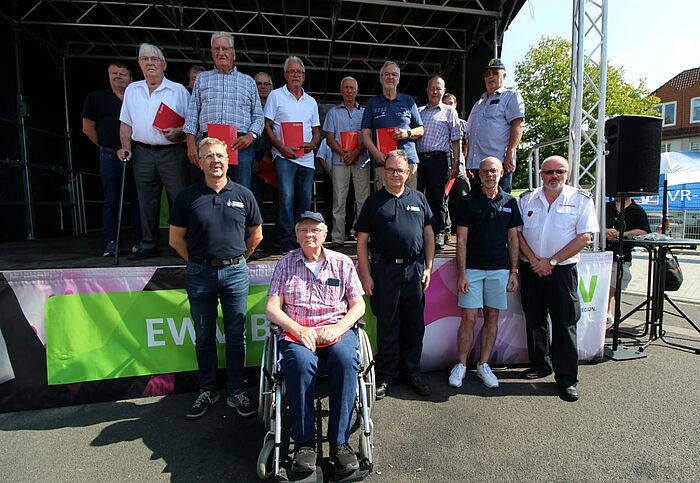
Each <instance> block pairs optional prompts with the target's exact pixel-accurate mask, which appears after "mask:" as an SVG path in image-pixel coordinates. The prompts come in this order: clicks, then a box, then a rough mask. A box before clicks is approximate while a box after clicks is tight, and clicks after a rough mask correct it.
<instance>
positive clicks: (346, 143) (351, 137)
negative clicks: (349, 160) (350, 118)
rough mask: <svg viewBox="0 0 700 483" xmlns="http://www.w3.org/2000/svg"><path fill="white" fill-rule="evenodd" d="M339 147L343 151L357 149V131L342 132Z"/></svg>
mask: <svg viewBox="0 0 700 483" xmlns="http://www.w3.org/2000/svg"><path fill="white" fill-rule="evenodd" d="M340 147H341V148H342V149H344V150H345V151H354V150H355V149H357V148H359V147H360V136H359V133H358V132H357V131H342V132H341V133H340Z"/></svg>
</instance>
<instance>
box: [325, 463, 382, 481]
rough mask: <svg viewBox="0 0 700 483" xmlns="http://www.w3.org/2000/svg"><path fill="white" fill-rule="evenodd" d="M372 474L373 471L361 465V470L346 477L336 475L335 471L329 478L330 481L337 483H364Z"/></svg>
mask: <svg viewBox="0 0 700 483" xmlns="http://www.w3.org/2000/svg"><path fill="white" fill-rule="evenodd" d="M371 472H372V470H371V469H364V468H363V467H362V465H360V469H359V470H355V471H353V472H352V473H346V474H344V475H338V474H336V472H335V471H333V472H332V473H331V474H330V476H329V477H328V481H333V482H336V483H349V482H351V481H364V480H365V479H366V478H367V477H368V476H369V474H370V473H371Z"/></svg>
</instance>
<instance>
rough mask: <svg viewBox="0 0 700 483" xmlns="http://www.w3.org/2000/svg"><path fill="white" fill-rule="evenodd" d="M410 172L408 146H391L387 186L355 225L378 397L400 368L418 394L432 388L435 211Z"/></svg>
mask: <svg viewBox="0 0 700 483" xmlns="http://www.w3.org/2000/svg"><path fill="white" fill-rule="evenodd" d="M409 175H410V171H409V167H408V155H407V154H406V151H404V150H402V149H397V150H395V151H389V153H387V155H386V160H385V163H384V188H382V189H381V190H379V191H377V192H376V193H374V194H372V195H371V196H370V197H369V198H367V201H366V202H365V204H364V205H363V206H362V211H360V216H359V217H358V218H357V224H356V225H355V231H356V232H357V261H358V263H359V268H360V280H362V287H363V288H364V289H365V292H366V293H367V294H368V295H369V296H370V297H371V298H370V302H371V304H372V312H374V315H375V316H376V317H377V349H378V351H377V357H376V372H377V393H376V396H377V399H381V398H383V397H384V396H385V395H386V391H387V388H388V387H389V386H390V385H391V384H392V383H393V382H394V381H395V380H396V379H397V378H398V376H399V374H400V373H402V375H403V376H404V377H405V378H406V380H407V382H408V383H409V385H410V386H411V388H412V389H413V390H414V391H415V392H416V394H418V395H420V396H429V395H430V393H431V391H430V386H428V385H427V384H426V383H425V382H424V381H423V378H422V377H421V374H420V372H421V371H420V358H421V353H422V351H423V334H424V333H425V325H424V320H423V308H424V306H425V295H424V294H425V291H426V290H427V289H428V285H430V272H431V271H432V268H433V256H434V254H435V238H434V235H433V227H432V222H433V212H432V211H431V210H430V206H429V205H428V201H427V200H426V199H425V196H423V193H421V192H420V191H416V190H413V189H411V188H408V187H407V186H406V180H407V179H408V177H409Z"/></svg>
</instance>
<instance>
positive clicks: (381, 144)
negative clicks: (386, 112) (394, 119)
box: [377, 127, 396, 156]
mask: <svg viewBox="0 0 700 483" xmlns="http://www.w3.org/2000/svg"><path fill="white" fill-rule="evenodd" d="M394 132H395V128H393V127H383V128H381V129H377V149H379V150H380V151H381V152H382V154H383V155H384V156H386V155H387V153H388V152H389V151H393V150H394V149H396V139H394V138H393V136H394Z"/></svg>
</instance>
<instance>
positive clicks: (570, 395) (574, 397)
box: [559, 386, 578, 402]
mask: <svg viewBox="0 0 700 483" xmlns="http://www.w3.org/2000/svg"><path fill="white" fill-rule="evenodd" d="M559 397H560V398H561V399H563V400H564V401H567V402H576V401H578V391H577V390H576V386H568V387H561V386H560V387H559Z"/></svg>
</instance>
